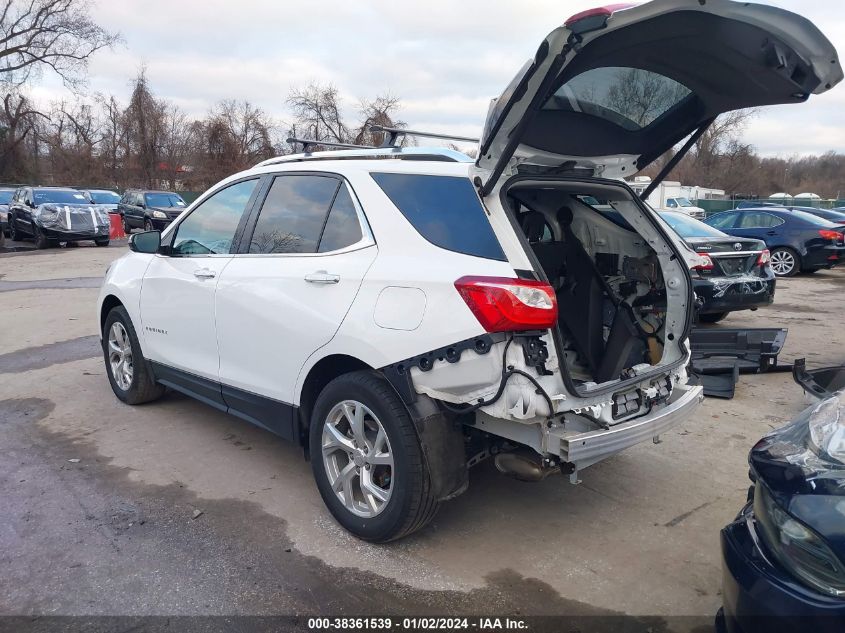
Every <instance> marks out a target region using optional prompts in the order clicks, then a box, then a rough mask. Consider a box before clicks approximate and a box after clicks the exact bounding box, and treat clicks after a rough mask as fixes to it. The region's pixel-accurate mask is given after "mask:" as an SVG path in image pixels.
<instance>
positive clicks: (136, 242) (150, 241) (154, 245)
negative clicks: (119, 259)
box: [129, 231, 161, 255]
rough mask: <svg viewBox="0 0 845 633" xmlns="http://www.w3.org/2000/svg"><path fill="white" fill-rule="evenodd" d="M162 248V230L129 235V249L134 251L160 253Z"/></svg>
mask: <svg viewBox="0 0 845 633" xmlns="http://www.w3.org/2000/svg"><path fill="white" fill-rule="evenodd" d="M159 248H161V231H144V232H143V233H133V234H132V235H130V236H129V250H130V251H132V252H133V253H148V254H150V255H152V254H154V253H158V249H159Z"/></svg>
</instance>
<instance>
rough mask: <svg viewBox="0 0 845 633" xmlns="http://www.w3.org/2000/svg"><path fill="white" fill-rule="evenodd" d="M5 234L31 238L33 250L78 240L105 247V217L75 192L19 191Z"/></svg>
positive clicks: (104, 213) (106, 238)
mask: <svg viewBox="0 0 845 633" xmlns="http://www.w3.org/2000/svg"><path fill="white" fill-rule="evenodd" d="M9 234H10V237H11V238H12V239H13V240H20V239H23V238H24V237H30V238H32V239H33V240H34V241H35V247H36V248H47V247H48V246H52V245H55V244H58V243H59V242H79V241H81V240H94V242H95V243H96V244H97V246H108V244H109V216H108V213H106V212H105V211H103V210H102V209H98V208H97V207H96V206H94V205H92V204H91V203H90V201H89V200H88V198H87V196H85V194H83V193H82V192H81V191H78V190H76V189H68V188H62V187H20V188H19V189H18V190H17V191H15V195H14V197H13V198H12V203H11V205H10V206H9Z"/></svg>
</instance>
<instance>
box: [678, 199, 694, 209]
mask: <svg viewBox="0 0 845 633" xmlns="http://www.w3.org/2000/svg"><path fill="white" fill-rule="evenodd" d="M675 200H677V201H678V206H679V207H691V206H693V204H692V202H690V201H689V198H675Z"/></svg>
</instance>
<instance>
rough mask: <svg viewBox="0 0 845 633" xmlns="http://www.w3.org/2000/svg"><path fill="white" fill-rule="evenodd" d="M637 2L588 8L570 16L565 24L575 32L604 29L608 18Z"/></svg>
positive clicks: (635, 4) (633, 5)
mask: <svg viewBox="0 0 845 633" xmlns="http://www.w3.org/2000/svg"><path fill="white" fill-rule="evenodd" d="M637 4H638V3H636V2H619V3H616V4H609V5H607V6H604V7H596V8H595V9H587V10H586V11H581V12H580V13H576V14H575V15H573V16H572V17H570V18H569V19H568V20H567V21H566V22H564V23H563V25H564V26H565V27H566V28H568V29H569V30H570V31H572V32H573V33H586V32H587V31H596V30H598V29H603V28H604V27H605V26H606V25H607V19H608V18H609V17H610V16H611V15H613V14H614V13H616V12H617V11H624V10H625V9H630V8H632V7H635V6H637Z"/></svg>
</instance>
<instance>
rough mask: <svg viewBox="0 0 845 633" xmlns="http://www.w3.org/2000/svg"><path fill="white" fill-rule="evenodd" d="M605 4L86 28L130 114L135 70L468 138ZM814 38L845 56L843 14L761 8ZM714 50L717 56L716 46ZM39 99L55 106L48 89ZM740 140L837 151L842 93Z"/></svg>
mask: <svg viewBox="0 0 845 633" xmlns="http://www.w3.org/2000/svg"><path fill="white" fill-rule="evenodd" d="M601 3H602V0H512V1H510V2H505V1H501V0H451V1H446V0H425V1H422V0H420V1H409V0H405V1H400V2H396V1H395V0H393V1H386V0H384V1H382V0H351V1H350V0H345V1H344V0H310V1H303V2H299V1H296V2H294V1H291V0H286V1H283V0H241V1H239V2H235V1H233V0H99V2H97V3H96V4H95V8H94V15H95V16H96V19H97V20H98V21H99V22H100V24H101V25H102V26H104V27H106V28H108V29H111V30H115V31H120V32H121V33H122V35H123V38H124V41H125V42H124V44H122V45H120V46H118V47H117V48H116V49H115V50H114V51H102V52H100V53H98V54H97V55H96V57H95V58H94V59H93V60H92V63H91V66H90V80H89V87H88V90H89V91H90V93H92V94H93V93H95V92H102V93H105V94H115V95H116V96H117V97H118V98H119V99H120V100H121V101H122V102H124V103H125V102H126V99H127V97H128V93H129V82H130V80H131V78H132V76H133V75H134V74H135V73H136V72H137V70H138V68H139V67H140V66H141V64H145V65H146V68H147V74H148V78H149V80H150V83H151V86H152V88H153V90H154V91H155V92H156V94H158V95H159V96H161V97H165V98H167V99H170V100H172V101H174V102H176V103H178V104H179V105H180V106H181V107H182V108H183V109H185V110H186V111H188V112H189V113H191V114H194V115H197V116H202V115H204V114H205V113H206V112H207V111H208V109H209V107H210V106H211V105H212V104H213V103H214V102H216V101H218V100H220V99H224V98H236V99H247V100H249V101H251V102H253V103H255V104H257V105H259V106H260V107H262V108H263V109H264V110H266V111H267V112H268V113H269V114H271V115H272V116H273V117H274V118H276V119H277V120H285V119H286V117H287V116H288V113H287V112H286V108H285V97H286V96H287V94H288V92H289V90H290V88H291V87H292V86H301V85H304V84H306V83H308V82H309V81H319V82H331V83H333V84H334V85H335V86H337V88H338V89H339V90H340V91H341V94H342V95H343V96H344V100H345V103H346V105H347V107H348V109H349V110H350V111H351V110H353V108H354V106H355V104H356V103H357V101H358V99H359V98H361V97H373V96H375V95H377V94H380V93H384V92H390V93H391V94H393V95H397V96H399V97H401V99H402V111H401V118H402V119H403V120H405V121H406V122H407V123H408V125H409V127H412V128H418V129H431V130H437V131H449V132H453V133H456V134H461V135H468V136H469V135H472V136H476V135H478V134H479V133H480V130H481V125H482V123H483V120H484V116H485V114H486V111H487V105H488V103H489V100H490V98H491V97H494V96H496V95H498V94H499V93H500V92H501V91H502V89H503V88H504V86H505V85H506V84H507V83H508V81H509V80H510V79H511V78H512V77H513V75H514V74H515V73H516V71H517V70H518V69H519V68H520V66H521V65H522V64H523V63H524V62H525V60H526V59H528V58H529V57H530V56H531V55H533V53H534V51H535V50H536V48H537V45H538V44H539V43H540V41H541V40H542V39H543V37H544V36H545V35H546V34H547V33H548V32H549V31H550V30H552V29H553V28H555V27H556V26H557V25H559V24H560V23H561V22H563V21H564V20H565V19H566V18H567V17H568V16H570V15H571V14H573V13H576V12H578V11H581V10H583V9H585V8H590V7H594V6H598V5H601ZM768 3H769V4H775V5H777V6H781V7H783V8H786V9H791V10H793V11H797V12H800V13H802V14H803V15H805V16H806V17H808V18H810V19H811V20H813V21H814V22H815V23H816V24H817V25H819V26H820V27H821V29H822V31H823V32H824V33H825V34H826V35H827V36H828V37H829V38H830V40H831V41H832V42H833V43H834V45H835V46H836V47H837V49H838V50H839V53H840V55H845V2H842V1H841V0H769V1H768ZM714 44H716V45H718V43H716V42H714ZM32 92H33V94H34V95H35V96H36V98H38V99H39V100H48V99H55V98H61V97H62V96H66V95H67V93H66V92H65V91H64V90H63V88H62V86H61V83H60V82H57V81H56V80H55V79H53V78H51V77H48V76H45V77H43V78H42V80H41V82H40V83H39V85H38V86H36V87H34V88H33V89H32ZM745 137H746V140H747V141H749V142H751V143H753V144H754V145H755V146H756V147H757V149H758V151H760V152H761V153H763V154H767V155H791V154H807V153H821V152H824V151H827V150H836V151H839V152H845V82H843V84H840V85H839V86H837V87H836V88H834V89H833V90H832V91H830V92H828V93H826V94H824V95H821V96H813V97H811V99H810V101H809V102H808V103H806V104H803V105H793V106H777V107H772V108H767V109H764V110H763V111H761V113H760V115H759V116H758V117H757V118H756V119H755V120H754V121H753V123H752V124H751V125H750V126H749V128H748V129H747V131H746V134H745Z"/></svg>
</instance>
